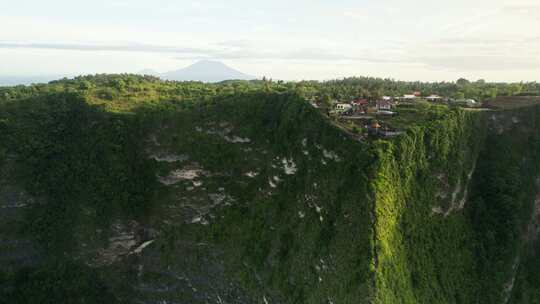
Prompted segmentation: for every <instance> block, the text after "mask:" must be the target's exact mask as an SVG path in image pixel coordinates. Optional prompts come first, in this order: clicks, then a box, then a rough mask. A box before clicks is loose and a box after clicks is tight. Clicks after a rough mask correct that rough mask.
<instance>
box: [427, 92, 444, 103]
mask: <svg viewBox="0 0 540 304" xmlns="http://www.w3.org/2000/svg"><path fill="white" fill-rule="evenodd" d="M426 99H427V100H428V101H431V102H437V101H441V100H442V99H443V98H442V97H441V96H439V95H435V94H431V95H429V96H428V97H426Z"/></svg>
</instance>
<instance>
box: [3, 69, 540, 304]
mask: <svg viewBox="0 0 540 304" xmlns="http://www.w3.org/2000/svg"><path fill="white" fill-rule="evenodd" d="M414 90H420V91H422V92H423V94H426V95H427V94H431V93H435V94H440V95H445V96H452V97H456V98H460V97H472V98H478V99H484V98H490V97H493V96H495V95H515V94H529V93H531V92H533V93H534V92H536V91H538V90H539V85H538V84H536V83H527V84H525V83H522V84H494V83H485V82H483V81H477V82H469V81H466V80H464V79H461V80H459V81H458V82H456V83H416V82H414V83H413V82H398V81H393V80H383V79H374V78H352V79H345V80H341V81H329V82H310V81H304V82H297V83H284V82H280V81H278V82H274V81H270V80H263V81H250V82H245V81H233V82H223V83H218V84H203V83H198V82H184V83H179V82H164V81H161V80H159V79H157V78H153V77H148V76H145V77H142V76H135V75H95V76H84V77H77V78H75V79H63V80H59V81H54V82H52V83H50V84H47V85H33V86H28V87H24V86H19V87H12V88H0V173H2V172H4V171H2V168H3V167H6V166H8V165H9V166H15V167H16V170H14V172H16V174H14V175H10V176H8V177H5V176H2V174H3V173H2V174H0V182H4V184H5V180H7V179H12V181H11V180H10V181H9V182H10V183H13V184H14V185H15V184H16V185H17V186H21V187H22V188H23V189H24V190H25V191H26V192H28V195H30V196H32V197H34V198H36V200H35V204H32V206H31V207H30V208H28V212H26V213H25V215H24V218H23V219H22V220H21V223H18V224H20V225H18V226H17V229H20V231H17V233H20V234H21V235H24V236H25V237H29V238H30V239H32V240H33V241H34V242H35V244H36V246H37V247H38V250H39V251H40V257H41V260H40V261H38V262H36V264H35V265H33V267H30V268H24V269H20V270H18V271H14V272H11V271H0V280H1V281H2V282H1V284H0V297H1V298H2V299H6V298H7V299H16V302H20V303H59V302H77V301H78V302H84V303H112V302H114V301H116V300H119V301H122V300H125V301H127V302H129V301H130V300H132V299H131V298H129V297H134V298H135V297H137V299H144V300H148V301H150V300H156V301H157V298H154V296H155V294H154V293H152V291H149V290H151V288H149V287H148V286H150V285H151V284H152V283H153V282H159V284H165V282H168V280H171V278H170V273H174V271H175V269H180V270H181V272H182V273H184V274H185V273H188V274H189V273H193V274H194V275H195V276H196V277H197V278H200V277H201V274H202V275H203V276H204V275H206V276H207V277H205V278H204V279H201V281H204V280H208V281H212V280H215V282H218V284H223V285H228V284H231V286H237V288H236V287H235V289H237V290H239V291H238V292H240V291H241V292H242V293H246V294H247V296H248V297H249V298H250V299H252V301H258V302H265V301H269V302H270V303H274V302H281V303H358V302H361V303H363V302H366V303H381V304H383V303H497V302H502V301H503V300H504V299H506V298H508V297H510V296H511V301H513V303H535V302H534V299H536V298H537V295H538V292H539V289H538V281H539V280H540V279H539V277H538V269H539V264H538V262H537V261H538V259H537V252H538V250H536V247H538V245H537V244H533V243H528V240H527V239H526V238H524V237H523V231H524V230H527V229H526V226H527V225H528V224H529V221H530V214H531V212H532V211H531V210H532V208H533V206H532V202H533V201H534V196H535V194H536V192H537V189H536V186H537V185H536V184H535V182H534V181H535V177H536V176H537V175H538V171H539V170H540V168H539V167H538V164H540V158H539V157H540V156H539V155H537V154H538V151H539V150H540V147H539V146H538V145H539V144H540V141H539V138H538V135H537V134H536V133H537V132H536V130H537V129H538V123H537V121H538V120H539V119H540V118H539V117H540V113H538V110H537V109H536V108H534V110H529V109H527V110H525V111H523V110H522V109H521V110H520V109H516V110H513V111H507V112H477V111H466V110H463V109H458V108H449V107H446V106H442V105H441V106H433V105H429V104H427V103H426V104H421V105H419V106H417V107H415V108H414V109H411V111H410V113H406V115H403V116H401V117H395V118H394V120H395V121H396V124H398V125H400V127H401V126H402V127H403V129H406V130H407V132H406V133H405V134H404V135H401V136H399V137H397V138H396V139H392V140H376V141H374V142H358V140H356V139H354V138H351V137H349V136H348V135H347V134H345V133H343V132H342V131H341V130H339V129H338V128H336V127H335V126H334V125H333V124H332V123H330V121H328V118H326V117H325V116H323V115H321V114H320V113H319V112H318V111H317V110H315V109H314V108H313V107H311V106H310V105H309V104H308V103H307V102H306V101H305V98H338V99H352V98H356V97H359V96H363V97H369V98H376V97H379V96H382V95H400V94H404V93H409V92H410V91H414ZM493 115H495V116H493ZM493 117H495V118H493ZM411 122H413V123H411ZM168 154H170V155H172V158H173V159H176V160H173V161H161V162H160V161H158V160H157V159H156V157H155V156H156V155H157V156H159V157H164V156H163V155H168ZM149 155H154V156H153V157H154V158H152V157H149ZM170 155H169V156H170ZM159 157H158V158H159ZM180 159H182V160H180ZM284 164H285V166H292V167H294V170H293V171H294V172H293V173H290V172H289V173H287V170H285V172H284V169H283V166H284ZM292 164H294V165H292ZM182 166H187V167H189V166H191V167H193V168H197V170H200V171H201V172H204V173H201V174H202V175H204V177H201V179H200V180H197V181H198V182H200V184H198V186H195V183H192V182H191V181H190V182H185V183H178V184H173V185H166V184H162V183H159V182H158V181H159V179H160V178H163V177H165V176H167V175H168V174H170V172H174V170H178V169H179V168H184V167H182ZM289 169H290V168H289ZM247 173H250V174H251V173H253V174H251V175H249V176H246V174H247ZM255 173H256V174H255ZM473 173H474V174H473ZM4 184H2V183H0V185H4ZM0 190H2V189H0ZM0 194H2V191H0ZM209 197H210V198H212V197H220V199H221V200H222V201H223V200H225V201H226V202H227V204H223V205H219V204H217V203H216V205H219V206H217V207H215V206H214V205H209V206H210V207H208V206H207V205H205V204H206V203H208V201H210V203H211V204H214V203H212V200H211V199H209ZM1 199H3V198H2V197H0V200H1ZM186 201H188V202H189V204H193V205H195V206H190V207H189V208H192V209H195V211H200V210H197V207H199V208H202V209H204V211H205V212H206V211H208V210H206V209H205V208H214V207H215V210H214V209H212V210H211V212H207V213H204V214H201V217H205V218H199V219H198V221H202V220H205V221H206V220H207V221H209V222H211V224H210V225H202V224H190V223H192V222H193V220H194V218H192V217H190V216H192V215H193V214H192V213H193V212H194V211H193V210H191V209H190V210H191V211H189V212H186V211H185V210H180V211H178V209H181V208H178V206H183V205H182V204H183V203H185V202H186ZM196 204H201V206H197V205H196ZM190 212H191V213H190ZM119 220H135V221H138V222H139V223H142V224H143V225H147V226H151V227H152V229H155V230H157V231H159V233H158V234H159V238H157V239H156V242H155V243H154V245H153V246H151V247H149V248H148V249H145V250H146V251H145V253H146V254H147V255H148V256H146V258H148V259H151V262H148V263H147V264H145V271H144V274H141V273H142V272H141V273H135V272H133V269H131V268H130V267H131V266H132V265H131V264H130V263H131V262H133V261H132V260H131V259H138V258H135V257H133V258H132V257H130V258H127V259H126V261H125V262H123V263H119V265H114V266H110V267H95V266H93V267H89V266H87V265H88V264H91V263H88V261H85V260H84V259H85V257H84V254H82V253H81V252H84V250H90V249H88V248H103V247H106V246H107V244H108V242H109V238H108V237H109V235H110V233H111V231H110V230H111V227H112V226H114V223H115V222H116V221H119ZM83 244H84V245H83ZM84 248H87V249H84ZM194 248H195V249H194ZM155 256H157V257H158V258H156V259H155V260H153V258H154V257H155ZM144 259H145V258H144V257H141V258H140V260H137V263H141V264H138V265H139V266H141V268H142V265H143V263H144V262H141V261H143V260H144ZM516 259H518V262H516ZM0 262H1V261H0ZM160 267H161V268H160ZM164 269H165V270H164ZM514 276H515V278H516V279H515V286H516V287H515V289H514V292H513V293H512V294H511V295H509V294H508V292H506V291H505V288H506V287H505V286H507V282H509V280H511V279H512V278H513V277H514ZM123 278H131V279H130V280H125V279H123ZM133 281H136V282H137V283H140V286H144V287H145V288H146V289H144V288H139V289H137V288H135V287H134V285H133V284H134V282H133ZM212 282H213V281H212ZM220 282H221V283H220ZM224 282H225V283H224ZM170 284H171V285H169V286H175V284H178V281H173V282H172V283H170ZM190 284H191V283H190ZM201 284H202V286H203V287H204V286H205V285H204V284H203V283H201ZM221 287H222V286H221V285H219V286H218V287H216V285H212V286H211V287H209V288H208V289H209V290H210V292H215V293H217V291H216V290H214V288H221ZM191 288H194V287H193V286H191ZM199 288H202V287H199ZM162 289H164V290H168V289H167V288H162ZM141 290H142V291H141ZM160 292H161V293H159V296H160V298H159V299H161V300H163V299H165V300H171V301H172V300H175V299H181V300H183V301H185V302H186V303H188V302H189V303H205V301H206V300H207V299H203V298H197V296H196V295H195V294H194V293H189V292H182V293H179V292H173V291H170V292H168V291H163V292H162V291H160ZM156 293H157V292H156ZM229 296H230V299H229V301H230V302H234V301H235V300H234V299H236V298H235V296H237V295H233V294H229ZM220 300H221V298H220ZM226 300H227V299H226ZM1 301H2V300H0V302H1ZM133 301H135V300H133Z"/></svg>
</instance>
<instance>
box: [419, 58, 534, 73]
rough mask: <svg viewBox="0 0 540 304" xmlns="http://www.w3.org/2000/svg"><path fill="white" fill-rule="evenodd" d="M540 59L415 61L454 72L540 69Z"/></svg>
mask: <svg viewBox="0 0 540 304" xmlns="http://www.w3.org/2000/svg"><path fill="white" fill-rule="evenodd" d="M539 59H540V58H534V57H520V58H516V57H509V56H474V55H456V56H444V55H443V56H426V57H421V58H416V59H415V61H417V62H418V63H421V64H425V65H427V66H430V67H432V68H436V69H441V68H442V69H447V70H453V71H508V70H514V71H516V70H532V69H540V60H539Z"/></svg>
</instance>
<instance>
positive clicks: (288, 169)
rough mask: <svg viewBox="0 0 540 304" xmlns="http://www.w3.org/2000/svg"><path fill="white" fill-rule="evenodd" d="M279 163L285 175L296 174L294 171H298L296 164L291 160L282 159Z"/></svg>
mask: <svg viewBox="0 0 540 304" xmlns="http://www.w3.org/2000/svg"><path fill="white" fill-rule="evenodd" d="M281 163H282V164H283V170H284V171H285V174H287V175H293V174H295V173H296V171H298V169H297V168H296V163H295V162H294V160H293V159H286V158H283V159H282V160H281Z"/></svg>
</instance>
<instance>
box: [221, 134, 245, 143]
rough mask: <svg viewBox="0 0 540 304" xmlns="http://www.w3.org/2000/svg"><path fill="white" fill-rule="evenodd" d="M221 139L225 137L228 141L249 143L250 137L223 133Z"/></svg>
mask: <svg viewBox="0 0 540 304" xmlns="http://www.w3.org/2000/svg"><path fill="white" fill-rule="evenodd" d="M223 139H225V140H226V141H228V142H230V143H242V144H244V143H250V142H251V139H249V138H247V137H239V136H236V135H235V136H228V135H225V136H223Z"/></svg>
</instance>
